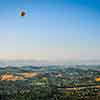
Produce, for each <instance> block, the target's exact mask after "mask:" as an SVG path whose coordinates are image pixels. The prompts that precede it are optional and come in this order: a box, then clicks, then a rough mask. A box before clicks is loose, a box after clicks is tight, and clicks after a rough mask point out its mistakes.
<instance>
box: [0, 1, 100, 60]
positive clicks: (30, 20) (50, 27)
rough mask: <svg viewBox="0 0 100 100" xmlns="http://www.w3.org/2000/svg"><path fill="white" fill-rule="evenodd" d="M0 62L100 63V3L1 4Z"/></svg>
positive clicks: (38, 2)
mask: <svg viewBox="0 0 100 100" xmlns="http://www.w3.org/2000/svg"><path fill="white" fill-rule="evenodd" d="M20 10H24V11H25V12H26V16H25V17H20V16H19V11H20ZM0 59H39V60H56V59H57V60H74V59H77V60H80V59H100V0H0Z"/></svg>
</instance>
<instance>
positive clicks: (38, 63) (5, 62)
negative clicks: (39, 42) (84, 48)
mask: <svg viewBox="0 0 100 100" xmlns="http://www.w3.org/2000/svg"><path fill="white" fill-rule="evenodd" d="M80 64H86V65H87V64H100V60H66V61H65V60H63V61H61V60H60V61H58V60H57V61H56V60H55V61H47V60H0V67H6V66H17V67H19V66H30V65H31V66H45V65H80Z"/></svg>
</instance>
